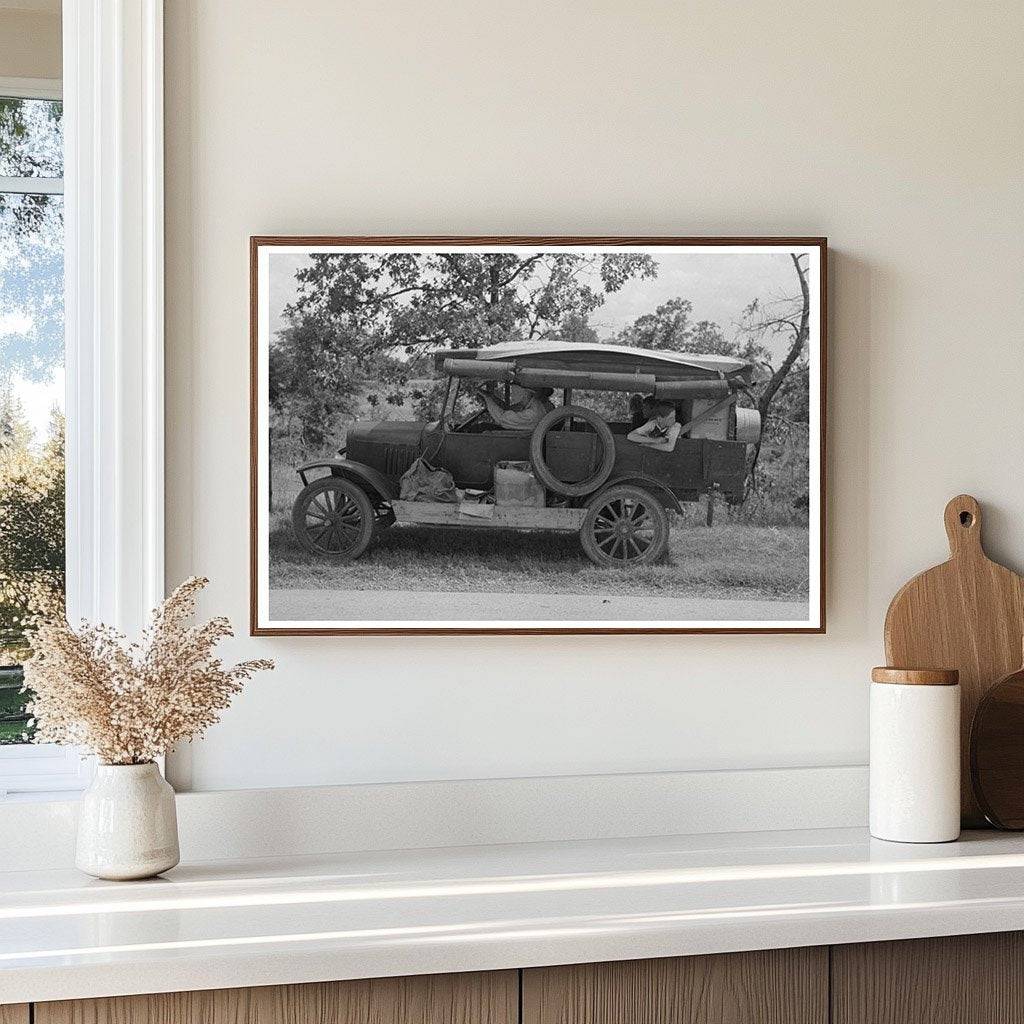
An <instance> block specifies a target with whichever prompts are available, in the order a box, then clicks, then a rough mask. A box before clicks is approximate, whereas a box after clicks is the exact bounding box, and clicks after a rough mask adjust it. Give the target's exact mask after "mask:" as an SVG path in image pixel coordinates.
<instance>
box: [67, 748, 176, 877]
mask: <svg viewBox="0 0 1024 1024" xmlns="http://www.w3.org/2000/svg"><path fill="white" fill-rule="evenodd" d="M177 863H178V820H177V814H176V813H175V807H174V790H173V789H172V788H171V787H170V785H169V784H168V782H167V781H166V780H165V779H164V777H163V776H162V775H161V774H160V769H159V768H158V767H157V766H156V765H155V764H153V763H152V762H149V763H148V764H124V765H121V764H100V765H97V766H96V774H95V776H94V777H93V781H92V785H91V786H89V788H88V789H87V790H86V791H85V792H84V793H83V794H82V800H81V806H80V808H79V816H78V846H77V849H76V852H75V864H76V866H77V867H78V868H79V870H81V871H84V872H86V874H89V875H94V876H95V877H96V878H110V879H115V880H118V881H123V880H126V879H130V878H150V877H152V876H153V875H158V874H159V873H160V872H161V871H167V870H169V869H170V868H173V867H174V865H175V864H177Z"/></svg>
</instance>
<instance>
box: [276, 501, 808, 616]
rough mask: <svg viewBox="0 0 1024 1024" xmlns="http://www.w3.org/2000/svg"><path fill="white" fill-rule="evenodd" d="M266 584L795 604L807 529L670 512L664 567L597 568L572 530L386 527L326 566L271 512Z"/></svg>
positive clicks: (803, 579)
mask: <svg viewBox="0 0 1024 1024" xmlns="http://www.w3.org/2000/svg"><path fill="white" fill-rule="evenodd" d="M270 586H271V587H272V588H288V589H302V590H309V589H328V590H382V591H387V590H433V591H461V592H472V591H478V592H491V591H493V592H504V591H508V592H516V593H556V594H557V593H572V594H588V593H601V594H627V595H640V594H652V595H660V596H662V597H673V596H678V597H712V598H736V599H767V600H772V599H775V600H783V599H790V600H795V599H801V598H806V597H807V590H808V531H807V528H806V527H804V526H785V527H774V526H755V525H750V524H746V523H728V522H726V523H723V524H722V525H715V526H713V527H711V528H708V527H707V526H704V525H703V524H700V525H698V524H697V523H695V522H692V521H685V520H682V519H680V517H675V522H674V523H673V527H672V534H671V539H670V543H669V552H668V555H667V556H666V558H665V560H664V562H663V563H661V564H658V565H651V566H643V567H638V568H633V569H603V568H599V567H598V566H596V565H594V564H593V563H591V562H590V561H589V560H588V559H587V558H586V556H585V555H584V554H583V551H582V549H581V548H580V542H579V538H578V537H577V536H575V535H574V534H556V533H541V532H535V533H520V532H516V531H504V530H501V531H499V530H480V529H465V530H462V529H437V528H430V527H419V526H393V527H391V529H389V530H385V531H383V532H382V533H381V534H380V536H379V537H378V539H377V540H376V541H375V543H374V544H373V546H372V547H371V548H370V549H369V550H368V551H367V552H366V553H365V554H364V555H363V556H362V558H360V559H358V560H356V561H355V562H351V563H348V564H342V565H331V564H327V563H326V562H325V561H324V560H322V559H318V558H315V557H314V556H311V555H309V554H307V553H306V552H305V551H303V550H302V549H301V548H300V547H299V546H298V544H296V542H295V540H294V538H293V536H292V532H291V526H290V524H289V522H288V517H287V515H284V514H282V513H278V514H277V515H275V516H274V521H273V526H272V530H271V536H270Z"/></svg>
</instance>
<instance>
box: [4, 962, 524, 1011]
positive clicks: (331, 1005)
mask: <svg viewBox="0 0 1024 1024" xmlns="http://www.w3.org/2000/svg"><path fill="white" fill-rule="evenodd" d="M518 1017H519V985H518V972H517V971H493V972H489V973H486V974H483V973H479V974H438V975H426V976H423V977H413V978H376V979H373V980H370V981H339V982H329V983H324V984H316V985H274V986H269V987H267V988H238V989H220V990H215V991H210V992H173V993H167V994H164V995H152V996H121V997H118V998H115V999H82V1000H75V1001H68V1002H56V1003H37V1004H36V1007H35V1024H516V1022H517V1020H518ZM0 1024H7V1021H5V1020H3V1018H0ZM16 1024H22V1022H21V1021H17V1022H16Z"/></svg>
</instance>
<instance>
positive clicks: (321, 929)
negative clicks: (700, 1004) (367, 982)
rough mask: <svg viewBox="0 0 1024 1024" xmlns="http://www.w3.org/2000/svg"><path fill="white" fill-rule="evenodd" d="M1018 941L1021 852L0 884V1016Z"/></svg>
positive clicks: (26, 879)
mask: <svg viewBox="0 0 1024 1024" xmlns="http://www.w3.org/2000/svg"><path fill="white" fill-rule="evenodd" d="M1017 929H1024V838H1022V837H1017V836H1014V835H1006V834H998V833H991V832H989V833H982V832H975V833H966V834H965V836H964V838H963V839H962V840H961V841H960V842H958V843H950V844H943V845H935V846H900V845H896V844H891V843H882V842H878V841H876V840H871V839H869V838H868V836H867V834H866V833H865V832H864V831H863V830H861V829H823V830H818V831H793V832H759V833H735V834H731V835H703V836H671V837H658V838H641V839H603V840H595V841H574V842H557V843H523V844H517V845H502V846H476V847H459V848H449V849H432V850H403V851H395V852H375V853H367V854H359V853H344V854H338V855H335V856H317V857H297V858H288V859H274V860H249V861H214V862H208V863H201V864H183V865H180V866H179V867H177V868H175V869H174V870H173V871H171V872H169V873H168V874H167V875H166V876H165V877H162V878H160V879H156V880H154V881H149V882H140V883H129V884H118V883H108V882H99V881H94V880H90V879H87V878H86V877H85V876H83V875H80V874H78V873H77V872H75V871H67V870H54V871H44V872H29V871H20V872H8V873H0V1003H4V1002H15V1003H16V1002H31V1001H39V1000H48V999H66V998H83V997H89V996H103V995H125V994H132V993H141V992H164V991H175V990H186V989H202V988H221V987H236V986H250V985H272V984H284V983H292V982H310V981H326V980H342V979H348V978H365V977H375V976H387V975H405V974H425V973H439V972H450V971H468V970H494V969H502V968H516V967H531V966H541V965H550V964H562V963H583V962H589V961H600V960H628V959H636V958H645V957H663V956H681V955H687V954H695V953H713V952H726V951H734V950H745V949H763V948H770V947H785V946H803V945H819V944H826V943H841V942H862V941H872V940H881V939H900V938H919V937H923V936H929V935H954V934H968V933H974V932H991V931H1004V930H1017Z"/></svg>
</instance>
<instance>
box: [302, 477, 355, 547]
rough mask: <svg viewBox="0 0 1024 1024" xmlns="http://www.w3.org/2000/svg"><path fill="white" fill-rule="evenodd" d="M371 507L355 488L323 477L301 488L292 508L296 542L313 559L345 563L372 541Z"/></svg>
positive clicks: (342, 479)
mask: <svg viewBox="0 0 1024 1024" xmlns="http://www.w3.org/2000/svg"><path fill="white" fill-rule="evenodd" d="M374 527H375V515H374V510H373V504H372V502H371V501H370V499H369V498H368V497H367V495H366V492H365V491H364V490H363V489H362V488H361V487H360V486H359V485H358V484H354V483H352V482H351V481H350V480H346V479H344V478H343V477H340V476H325V477H321V478H320V479H319V480H314V481H313V482H312V483H311V484H309V485H308V486H307V487H304V488H303V489H302V490H301V491H300V492H299V496H298V497H297V498H296V499H295V504H294V506H293V507H292V528H293V529H294V531H295V539H296V540H297V541H298V542H299V543H300V544H301V545H302V546H303V547H304V548H305V549H306V550H307V551H308V552H310V554H314V555H324V556H327V557H329V558H333V559H337V560H338V561H342V562H347V561H350V560H351V559H353V558H358V557H359V556H360V555H361V554H362V553H363V552H364V551H365V550H366V549H367V548H368V547H369V546H370V541H372V540H373V533H374Z"/></svg>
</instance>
